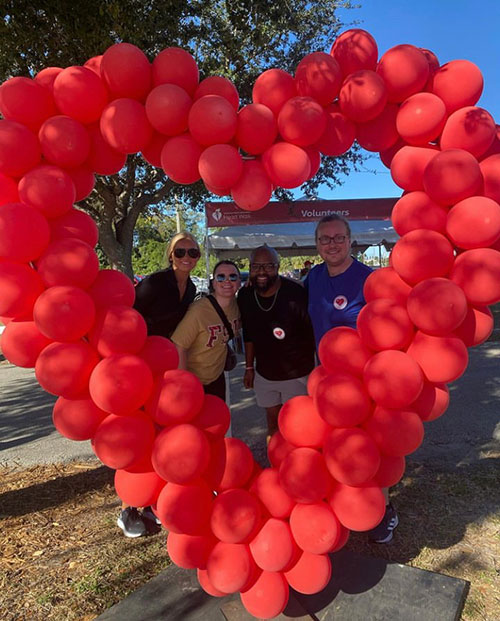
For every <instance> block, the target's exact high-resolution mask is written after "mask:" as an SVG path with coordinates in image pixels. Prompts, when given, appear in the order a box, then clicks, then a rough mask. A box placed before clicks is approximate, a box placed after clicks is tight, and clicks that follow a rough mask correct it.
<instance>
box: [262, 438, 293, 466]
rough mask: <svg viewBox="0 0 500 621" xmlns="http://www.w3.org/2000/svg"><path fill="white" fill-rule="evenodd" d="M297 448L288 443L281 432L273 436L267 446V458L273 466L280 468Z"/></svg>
mask: <svg viewBox="0 0 500 621" xmlns="http://www.w3.org/2000/svg"><path fill="white" fill-rule="evenodd" d="M294 448H295V447H294V446H293V445H292V444H290V443H289V442H287V441H286V440H285V438H284V437H283V436H282V435H281V433H280V432H279V431H277V432H276V433H274V434H273V436H272V437H271V439H270V440H269V444H268V445H267V456H268V458H269V461H270V463H271V465H272V466H273V467H274V468H278V467H279V466H280V464H281V462H282V461H283V460H284V459H285V457H286V456H287V455H288V453H290V452H291V451H293V449H294Z"/></svg>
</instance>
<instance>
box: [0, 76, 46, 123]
mask: <svg viewBox="0 0 500 621" xmlns="http://www.w3.org/2000/svg"><path fill="white" fill-rule="evenodd" d="M0 112H1V113H2V115H3V117H4V119H7V120H9V121H17V122H18V123H22V124H23V125H26V127H28V128H29V129H31V130H32V131H34V132H36V131H38V128H39V127H40V125H41V124H42V123H43V122H44V121H45V120H46V119H48V118H49V116H52V115H53V114H55V112H56V108H55V106H54V101H53V99H52V97H51V95H50V91H49V90H48V89H46V88H43V86H42V85H41V84H40V83H39V81H35V80H30V78H21V77H16V78H11V79H10V80H6V81H5V82H4V83H3V84H2V86H1V87H0Z"/></svg>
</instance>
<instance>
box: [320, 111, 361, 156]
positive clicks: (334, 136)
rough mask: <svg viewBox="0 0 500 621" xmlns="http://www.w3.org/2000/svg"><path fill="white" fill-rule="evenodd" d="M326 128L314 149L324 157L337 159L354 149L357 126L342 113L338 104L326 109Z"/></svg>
mask: <svg viewBox="0 0 500 621" xmlns="http://www.w3.org/2000/svg"><path fill="white" fill-rule="evenodd" d="M325 112H326V127H325V130H324V132H323V134H322V135H321V136H320V138H319V140H318V141H317V142H316V143H315V144H314V147H315V148H317V149H319V151H321V153H323V155H329V156H332V157H336V156H338V155H342V154H343V153H345V152H346V151H348V150H349V149H350V148H351V147H352V143H353V142H354V139H355V138H356V125H355V124H354V123H353V122H352V121H351V120H350V119H348V118H347V117H346V116H344V115H343V114H342V113H341V112H340V108H339V106H338V105H337V104H331V105H330V106H328V107H327V108H325Z"/></svg>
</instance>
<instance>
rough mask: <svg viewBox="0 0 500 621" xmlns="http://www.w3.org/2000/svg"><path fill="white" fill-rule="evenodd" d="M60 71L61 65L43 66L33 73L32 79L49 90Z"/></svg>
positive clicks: (61, 69)
mask: <svg viewBox="0 0 500 621" xmlns="http://www.w3.org/2000/svg"><path fill="white" fill-rule="evenodd" d="M61 71H63V68H62V67H45V69H42V70H41V71H39V72H38V73H37V74H36V75H35V77H34V80H35V82H36V83H37V84H40V86H43V87H45V88H46V89H47V90H49V91H50V92H51V91H52V89H53V87H54V80H55V79H56V78H57V76H58V75H59V74H60V73H61ZM99 75H100V74H99Z"/></svg>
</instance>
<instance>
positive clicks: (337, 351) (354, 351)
mask: <svg viewBox="0 0 500 621" xmlns="http://www.w3.org/2000/svg"><path fill="white" fill-rule="evenodd" d="M371 355H372V354H371V352H370V350H369V349H368V348H367V347H366V346H365V345H364V344H363V343H362V342H361V339H360V336H359V333H358V332H357V330H354V329H353V328H349V327H347V326H340V327H337V328H332V329H331V330H329V331H328V332H326V333H325V335H324V336H323V338H322V339H321V341H320V343H319V348H318V356H319V359H320V360H321V364H322V365H323V367H324V369H325V371H326V372H327V373H335V372H336V371H345V372H347V373H352V374H353V375H357V376H361V375H362V373H363V369H364V366H365V364H366V363H367V362H368V360H369V359H370V356H371Z"/></svg>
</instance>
